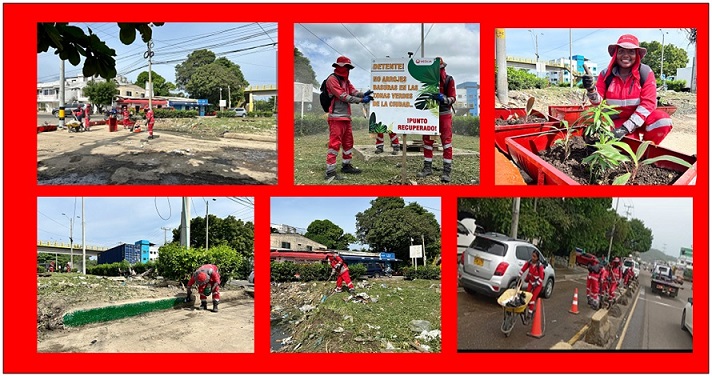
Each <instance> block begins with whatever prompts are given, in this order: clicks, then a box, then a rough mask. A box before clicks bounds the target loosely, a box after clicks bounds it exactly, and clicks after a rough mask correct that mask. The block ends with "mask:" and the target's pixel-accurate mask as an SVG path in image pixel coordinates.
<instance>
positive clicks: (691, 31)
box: [683, 29, 697, 93]
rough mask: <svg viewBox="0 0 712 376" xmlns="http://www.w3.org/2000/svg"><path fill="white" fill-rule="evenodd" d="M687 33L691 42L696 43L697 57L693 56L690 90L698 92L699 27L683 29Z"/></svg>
mask: <svg viewBox="0 0 712 376" xmlns="http://www.w3.org/2000/svg"><path fill="white" fill-rule="evenodd" d="M683 30H684V31H685V33H687V40H688V41H689V42H690V44H694V45H695V57H693V58H692V78H691V80H692V82H690V91H691V92H693V93H697V71H696V69H695V68H696V66H697V29H683Z"/></svg>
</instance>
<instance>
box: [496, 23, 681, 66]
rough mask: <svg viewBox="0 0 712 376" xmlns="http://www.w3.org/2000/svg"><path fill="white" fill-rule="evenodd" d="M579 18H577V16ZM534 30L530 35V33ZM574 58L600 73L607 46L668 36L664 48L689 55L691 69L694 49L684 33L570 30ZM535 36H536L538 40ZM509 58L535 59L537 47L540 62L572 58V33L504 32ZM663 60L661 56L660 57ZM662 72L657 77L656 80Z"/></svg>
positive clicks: (669, 30) (554, 31)
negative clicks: (623, 38)
mask: <svg viewBox="0 0 712 376" xmlns="http://www.w3.org/2000/svg"><path fill="white" fill-rule="evenodd" d="M576 17H578V16H576ZM529 30H531V31H529ZM570 30H571V37H572V38H571V39H572V42H573V43H572V44H571V45H572V48H571V53H572V55H583V56H585V57H586V58H587V59H590V60H591V61H593V62H595V63H597V64H598V68H599V70H601V69H603V68H605V67H606V66H608V62H609V61H610V60H611V57H610V56H609V55H608V45H609V44H614V43H615V42H616V41H617V40H618V37H620V36H621V35H623V34H633V35H635V36H636V37H637V38H638V40H639V41H640V42H654V41H657V42H659V43H662V38H663V34H662V33H663V32H667V34H665V46H668V45H674V46H675V47H678V48H682V49H684V50H686V51H687V57H688V59H689V62H688V66H691V65H692V58H693V57H694V55H695V46H694V45H688V44H689V42H688V40H687V34H686V33H685V32H684V31H683V30H682V29H662V31H660V30H659V29H570ZM534 34H536V35H537V37H536V39H535V38H534ZM505 39H506V44H507V56H513V57H523V58H530V59H535V58H536V56H535V52H536V45H537V44H538V51H539V60H555V59H559V58H562V57H564V58H567V59H568V57H569V29H567V28H558V29H532V28H516V29H505ZM658 58H660V56H658ZM657 76H659V72H657V73H656V77H657Z"/></svg>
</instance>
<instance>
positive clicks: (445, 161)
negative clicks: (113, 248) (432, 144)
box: [443, 158, 452, 164]
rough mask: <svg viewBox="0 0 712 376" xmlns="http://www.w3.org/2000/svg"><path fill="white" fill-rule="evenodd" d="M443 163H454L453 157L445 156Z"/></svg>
mask: <svg viewBox="0 0 712 376" xmlns="http://www.w3.org/2000/svg"><path fill="white" fill-rule="evenodd" d="M443 163H449V164H452V159H444V158H443Z"/></svg>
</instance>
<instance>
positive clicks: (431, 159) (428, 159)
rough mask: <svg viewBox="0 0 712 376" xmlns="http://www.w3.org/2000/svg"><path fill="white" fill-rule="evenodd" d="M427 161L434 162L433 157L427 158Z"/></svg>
mask: <svg viewBox="0 0 712 376" xmlns="http://www.w3.org/2000/svg"><path fill="white" fill-rule="evenodd" d="M425 161H426V162H432V161H433V158H425Z"/></svg>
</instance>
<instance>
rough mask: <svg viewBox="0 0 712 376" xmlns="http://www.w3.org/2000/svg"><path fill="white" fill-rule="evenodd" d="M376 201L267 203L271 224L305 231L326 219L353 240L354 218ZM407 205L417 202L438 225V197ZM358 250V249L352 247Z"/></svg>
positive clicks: (309, 199) (329, 199)
mask: <svg viewBox="0 0 712 376" xmlns="http://www.w3.org/2000/svg"><path fill="white" fill-rule="evenodd" d="M375 199H376V197H273V198H272V199H271V201H270V211H271V215H270V223H272V224H273V225H275V224H277V225H280V224H284V225H289V226H292V227H296V228H298V229H302V230H304V231H306V228H307V227H308V226H309V224H310V223H312V222H313V221H315V220H324V219H328V220H330V221H331V222H333V223H334V224H336V225H338V226H339V227H341V228H342V229H343V230H344V232H347V233H350V234H352V235H354V236H355V234H356V214H357V213H359V212H364V211H365V210H367V209H368V208H370V207H371V201H373V200H375ZM403 200H405V202H406V205H407V204H408V203H410V202H417V203H418V204H420V206H422V207H423V208H425V210H427V211H429V212H431V213H433V214H434V215H435V219H436V220H437V221H438V223H439V224H440V223H442V222H441V218H440V216H441V215H440V214H441V213H440V197H403ZM351 248H352V249H354V248H356V249H360V248H361V246H360V245H358V246H356V247H354V246H352V247H351Z"/></svg>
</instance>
